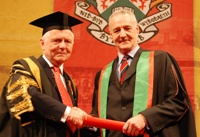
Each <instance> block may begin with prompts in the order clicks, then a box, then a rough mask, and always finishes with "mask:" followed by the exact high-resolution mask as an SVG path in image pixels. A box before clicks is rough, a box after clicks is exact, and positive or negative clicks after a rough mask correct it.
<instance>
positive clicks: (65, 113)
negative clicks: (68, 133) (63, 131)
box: [60, 106, 71, 123]
mask: <svg viewBox="0 0 200 137" xmlns="http://www.w3.org/2000/svg"><path fill="white" fill-rule="evenodd" d="M70 111H71V107H68V106H67V107H66V109H65V112H64V114H63V116H62V117H61V119H60V121H61V122H63V123H65V122H66V119H67V117H68V115H69V113H70Z"/></svg>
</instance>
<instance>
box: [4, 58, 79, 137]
mask: <svg viewBox="0 0 200 137" xmlns="http://www.w3.org/2000/svg"><path fill="white" fill-rule="evenodd" d="M31 59H32V60H33V61H34V62H35V63H36V64H37V66H38V67H39V72H38V73H39V75H40V76H41V85H42V90H41V89H40V88H39V87H38V86H34V85H31V86H29V87H28V90H27V91H28V94H29V95H30V96H31V100H30V102H31V103H30V105H31V104H32V106H33V108H34V111H30V112H24V113H22V114H20V118H21V119H17V118H16V117H15V116H14V115H13V114H12V113H10V111H9V109H10V107H11V106H12V105H13V104H15V103H16V102H17V101H18V100H17V101H16V100H15V102H9V101H7V100H6V98H5V96H7V94H8V93H7V91H8V88H7V85H8V84H9V81H12V82H13V83H14V82H16V81H17V80H18V79H19V77H20V76H21V75H23V76H26V77H27V78H28V79H29V78H30V79H31V80H33V81H36V78H35V77H34V76H33V75H32V74H33V73H34V72H31V70H30V68H29V66H28V65H27V63H26V62H25V61H24V60H18V61H16V62H15V63H14V65H15V64H21V65H22V66H23V67H22V68H19V69H20V70H24V72H17V73H16V74H12V75H11V76H12V77H10V79H9V80H8V82H7V83H6V85H5V86H4V89H3V91H2V95H1V98H0V110H1V111H0V137H66V130H68V127H67V124H66V123H62V122H60V119H61V117H62V116H63V113H64V111H65V109H66V106H65V105H63V104H62V101H61V97H60V95H59V92H58V88H57V86H56V84H55V80H54V76H53V72H52V71H51V69H50V67H49V66H48V64H47V63H46V62H45V60H44V59H43V58H42V57H40V58H39V59H38V60H36V59H35V58H34V57H31ZM25 72H28V73H30V74H31V75H26V73H25ZM63 75H64V78H65V80H66V81H70V82H71V83H73V82H72V80H71V78H70V77H69V76H68V75H67V73H65V72H64V74H63ZM37 82H38V81H37ZM66 85H67V86H69V85H68V84H67V83H66ZM72 85H73V84H72ZM71 89H72V90H71ZM68 91H69V94H70V96H71V99H72V101H73V104H74V106H76V105H77V89H76V87H75V86H72V87H71V88H69V87H68ZM72 92H73V96H72Z"/></svg>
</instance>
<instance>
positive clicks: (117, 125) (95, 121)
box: [83, 116, 125, 131]
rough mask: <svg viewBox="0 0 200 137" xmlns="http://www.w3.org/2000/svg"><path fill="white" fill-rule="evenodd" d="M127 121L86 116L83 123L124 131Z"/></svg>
mask: <svg viewBox="0 0 200 137" xmlns="http://www.w3.org/2000/svg"><path fill="white" fill-rule="evenodd" d="M124 124H125V122H121V121H115V120H109V119H102V118H97V117H92V116H86V117H85V119H84V122H83V125H86V126H93V127H97V128H105V129H109V130H117V131H122V127H123V126H124Z"/></svg>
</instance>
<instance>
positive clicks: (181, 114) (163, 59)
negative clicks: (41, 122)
mask: <svg viewBox="0 0 200 137" xmlns="http://www.w3.org/2000/svg"><path fill="white" fill-rule="evenodd" d="M142 52H143V50H142V49H139V50H138V52H137V53H136V55H135V57H134V58H133V60H132V63H131V65H130V67H129V69H128V71H127V75H126V77H125V80H124V83H123V84H122V85H120V84H119V80H118V78H117V75H116V66H117V61H118V58H116V59H115V60H114V63H113V67H112V72H111V75H110V81H109V87H108V97H107V115H106V116H107V119H113V120H118V121H127V120H128V119H129V118H131V117H132V111H133V107H134V106H133V101H134V88H135V78H136V73H137V72H136V65H137V62H138V59H139V57H140V54H141V53H142ZM172 66H173V67H172ZM173 68H174V69H173ZM99 76H100V72H98V73H97V75H96V78H95V91H94V97H93V104H92V106H93V107H92V114H93V115H96V116H98V83H99ZM152 105H153V106H152V107H151V108H150V109H146V110H144V111H142V112H140V113H141V114H143V115H144V116H145V118H146V120H147V122H148V126H149V127H150V130H148V131H147V132H148V133H149V134H150V136H151V137H196V130H195V124H194V115H193V112H192V108H191V104H190V101H189V97H188V94H187V92H186V88H185V84H184V81H183V78H182V74H181V71H180V69H179V67H178V65H177V63H176V61H175V59H174V58H173V57H172V56H171V55H170V54H168V53H166V52H163V51H155V54H154V84H153V100H152ZM186 123H187V124H186ZM106 135H107V137H113V136H115V137H126V135H123V134H122V132H117V131H112V130H107V131H106Z"/></svg>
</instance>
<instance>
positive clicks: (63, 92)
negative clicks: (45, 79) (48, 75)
mask: <svg viewBox="0 0 200 137" xmlns="http://www.w3.org/2000/svg"><path fill="white" fill-rule="evenodd" d="M53 70H54V76H55V81H56V85H57V87H58V90H59V92H60V96H61V98H62V101H63V104H65V105H67V106H70V107H73V104H72V100H71V98H70V96H69V93H68V92H67V89H66V88H65V86H64V84H63V82H62V80H61V78H60V74H61V72H60V68H58V67H53Z"/></svg>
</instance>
